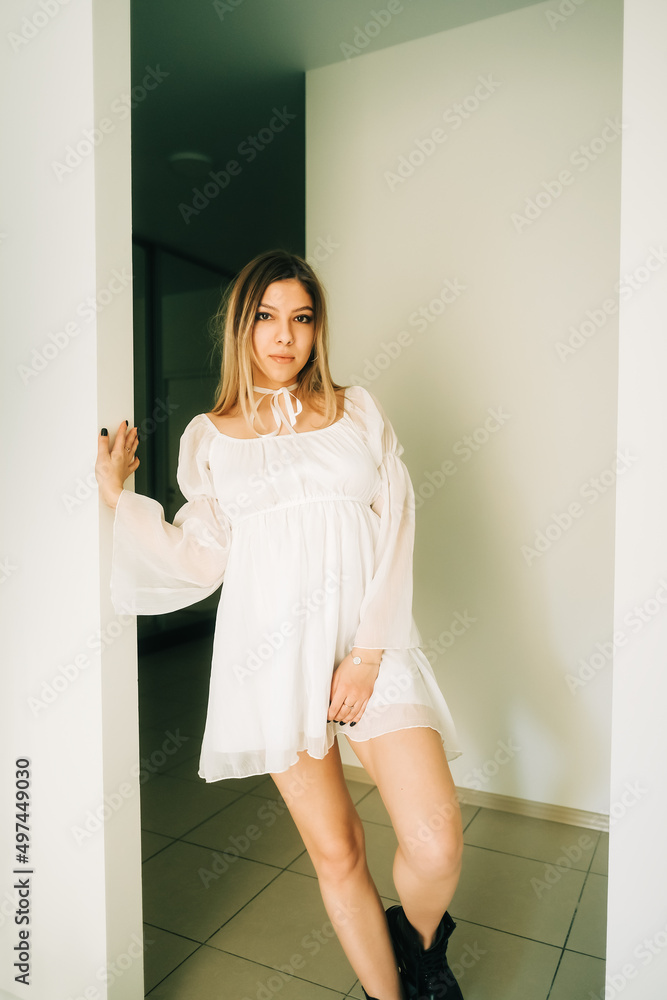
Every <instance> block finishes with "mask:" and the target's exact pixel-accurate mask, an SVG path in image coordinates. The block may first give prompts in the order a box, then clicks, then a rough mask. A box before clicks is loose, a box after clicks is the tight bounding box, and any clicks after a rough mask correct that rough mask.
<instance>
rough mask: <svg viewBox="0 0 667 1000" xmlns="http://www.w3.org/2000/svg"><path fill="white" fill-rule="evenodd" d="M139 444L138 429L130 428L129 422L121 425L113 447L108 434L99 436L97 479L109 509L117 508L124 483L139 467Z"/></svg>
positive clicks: (104, 429)
mask: <svg viewBox="0 0 667 1000" xmlns="http://www.w3.org/2000/svg"><path fill="white" fill-rule="evenodd" d="M102 430H103V431H106V428H105V427H103V428H102ZM138 444H139V435H138V433H137V428H136V427H128V426H127V421H125V427H123V424H121V425H120V427H119V428H118V431H117V432H116V437H115V438H114V442H113V445H112V444H111V440H110V438H109V435H108V434H106V433H102V432H100V434H99V436H98V439H97V461H96V462H95V478H96V479H97V483H98V486H99V489H100V494H101V496H102V499H103V500H104V502H105V504H106V505H107V507H111V508H115V506H116V504H117V503H118V497H119V496H120V495H121V493H122V492H123V483H124V482H125V480H126V479H127V477H128V476H131V475H132V473H133V472H134V470H135V469H137V468H138V467H139V459H138V458H135V454H134V453H135V451H136V449H137V445H138Z"/></svg>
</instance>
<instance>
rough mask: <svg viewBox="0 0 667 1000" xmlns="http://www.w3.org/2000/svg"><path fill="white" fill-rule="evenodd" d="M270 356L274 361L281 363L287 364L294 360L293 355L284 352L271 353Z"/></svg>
mask: <svg viewBox="0 0 667 1000" xmlns="http://www.w3.org/2000/svg"><path fill="white" fill-rule="evenodd" d="M269 357H270V358H273V360H274V361H277V362H278V364H281V365H286V364H287V363H288V362H289V361H294V358H293V356H292V355H287V356H285V355H283V354H269Z"/></svg>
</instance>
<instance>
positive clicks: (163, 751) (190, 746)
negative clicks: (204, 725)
mask: <svg viewBox="0 0 667 1000" xmlns="http://www.w3.org/2000/svg"><path fill="white" fill-rule="evenodd" d="M200 751H201V740H200V739H199V738H198V737H197V736H187V735H186V734H185V733H182V732H181V731H180V729H179V727H178V726H174V728H173V729H166V730H164V731H163V732H162V736H161V739H159V740H158V741H157V742H156V743H154V744H153V746H152V747H146V746H145V745H144V748H143V749H142V750H141V753H140V761H139V762H140V766H141V772H140V774H139V780H140V781H141V782H143V781H145V780H146V779H147V778H148V777H152V776H153V775H154V774H169V773H170V772H171V770H172V769H173V768H174V767H176V766H177V765H179V764H182V763H184V762H188V761H190V760H193V761H194V762H195V763H197V761H198V760H199V754H200ZM200 780H201V779H200Z"/></svg>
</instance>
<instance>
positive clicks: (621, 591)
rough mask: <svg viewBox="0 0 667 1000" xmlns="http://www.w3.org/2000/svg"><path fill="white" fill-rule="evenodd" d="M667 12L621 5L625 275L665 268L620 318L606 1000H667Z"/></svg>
mask: <svg viewBox="0 0 667 1000" xmlns="http://www.w3.org/2000/svg"><path fill="white" fill-rule="evenodd" d="M665 38H667V8H666V7H665V5H664V4H662V3H659V2H657V0H626V3H625V23H624V53H623V119H624V121H626V122H627V123H628V128H627V131H626V136H625V138H624V142H623V186H622V212H621V223H622V229H621V233H622V240H621V270H622V271H628V270H632V269H633V268H634V267H636V265H637V261H641V260H642V259H643V258H644V257H645V256H646V254H647V247H650V246H651V245H653V246H657V247H659V248H661V249H662V253H663V255H664V262H663V265H662V267H660V268H658V269H656V270H655V271H654V272H653V273H652V274H650V275H648V276H645V278H648V280H646V281H645V286H644V287H643V289H642V292H641V294H638V295H637V296H635V297H633V298H632V299H631V300H629V301H628V302H627V303H625V304H624V305H623V308H622V311H621V317H620V356H619V368H620V380H619V415H618V438H619V442H622V443H623V445H624V447H626V448H628V449H630V450H632V451H633V452H635V453H636V454H637V455H639V461H638V462H637V470H636V474H635V475H633V476H632V478H630V477H628V479H627V480H624V481H623V482H622V483H621V484H619V490H618V498H617V528H616V590H615V612H616V619H617V628H623V620H624V618H625V616H626V614H627V613H628V610H629V609H638V610H637V612H636V615H637V617H638V618H639V620H640V621H641V627H639V628H638V629H637V632H636V634H635V636H634V638H633V640H632V643H627V644H626V645H625V646H619V648H618V649H617V650H616V655H615V660H614V693H613V715H612V735H613V751H612V784H611V801H612V807H611V816H612V825H611V833H610V851H609V923H608V935H607V955H608V960H607V988H606V993H605V996H608V997H616V996H618V995H619V994H621V993H622V995H623V997H624V1000H625V998H627V1000H662V998H663V997H664V996H665V995H666V993H667V906H666V905H665V898H664V886H665V885H667V860H666V858H665V836H664V830H665V759H666V757H667V736H666V732H667V730H666V727H665V706H666V705H667V675H666V673H665V655H666V651H667V587H665V586H664V584H662V583H661V581H664V580H667V560H666V558H665V550H666V549H667V545H666V540H665V533H666V532H665V510H666V509H667V471H666V463H665V451H666V441H667V398H666V396H665V371H666V369H667V342H666V341H665V314H666V313H667V193H666V192H665V183H664V178H665V175H666V174H667V140H666V138H665V127H664V123H665V120H666V119H667V96H666V95H667V63H666V61H665Z"/></svg>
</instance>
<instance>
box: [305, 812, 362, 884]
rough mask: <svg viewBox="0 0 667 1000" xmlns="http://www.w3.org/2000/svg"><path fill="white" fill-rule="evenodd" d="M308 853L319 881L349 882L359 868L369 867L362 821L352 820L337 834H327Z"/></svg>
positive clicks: (336, 832)
mask: <svg viewBox="0 0 667 1000" xmlns="http://www.w3.org/2000/svg"><path fill="white" fill-rule="evenodd" d="M355 815H356V814H355ZM308 853H309V855H310V860H311V861H312V862H313V865H314V866H315V871H316V872H317V875H318V877H319V878H321V879H325V880H331V881H336V882H339V881H341V880H344V879H346V878H348V877H349V876H350V875H351V874H352V873H353V872H354V871H355V870H356V869H357V868H358V867H359V865H365V864H366V847H365V841H364V828H363V826H362V824H361V820H360V819H359V818H358V816H357V817H356V818H352V817H351V818H350V821H349V822H347V823H345V824H343V825H342V826H341V827H340V828H339V829H338V830H331V831H328V832H327V834H326V836H324V837H320V838H319V840H318V841H317V843H316V844H314V845H311V847H310V848H309V851H308Z"/></svg>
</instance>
